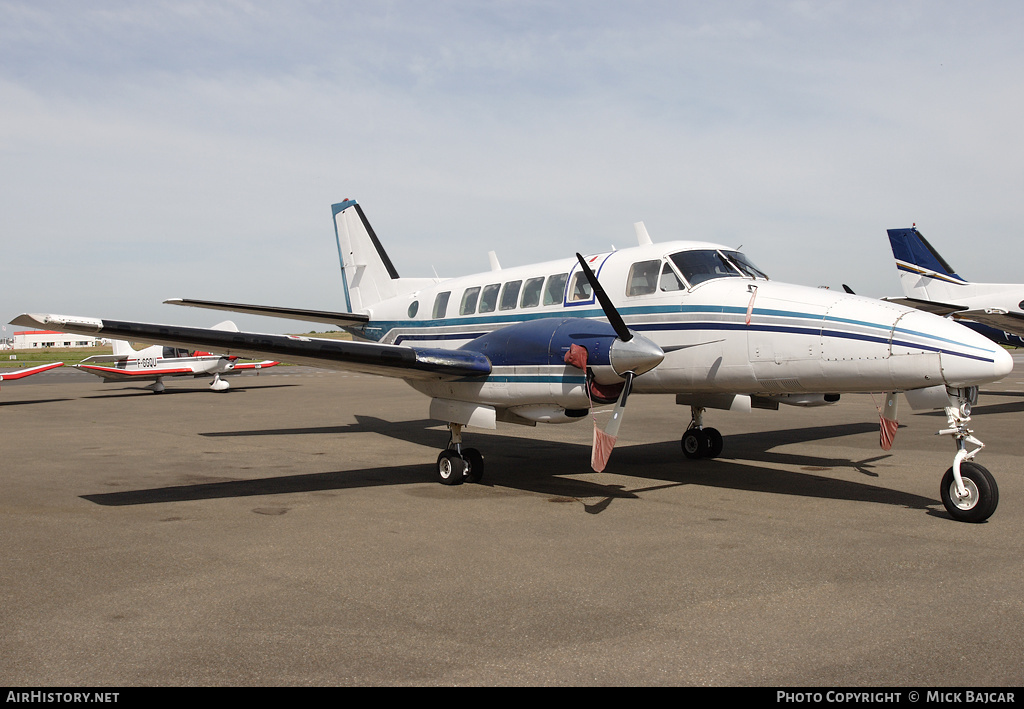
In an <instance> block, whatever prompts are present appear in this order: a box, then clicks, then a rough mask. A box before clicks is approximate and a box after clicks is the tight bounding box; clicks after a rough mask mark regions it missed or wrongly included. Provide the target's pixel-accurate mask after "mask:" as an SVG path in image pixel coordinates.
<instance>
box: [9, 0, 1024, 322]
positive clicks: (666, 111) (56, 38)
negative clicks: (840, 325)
mask: <svg viewBox="0 0 1024 709" xmlns="http://www.w3.org/2000/svg"><path fill="white" fill-rule="evenodd" d="M1021 37H1024V6H1022V5H1020V3H1014V2H976V3H965V2H961V3H953V2H938V1H931V2H903V3H892V2H877V3H875V2H717V3H705V2H685V1H677V2H628V3H626V2H600V1H588V2H567V1H561V2H557V3H556V2H530V1H523V2H429V3H423V2H381V1H375V2H362V3H355V2H296V1H294V0H293V1H292V2H288V3H273V2H266V3H263V2H188V1H184V0H178V1H176V2H146V3H138V2H90V3H81V2H47V1H46V0H34V1H33V2H11V1H8V0H0V234H2V240H3V251H2V261H0V275H2V278H3V283H4V288H3V291H2V293H3V295H2V297H0V305H2V306H3V307H2V309H0V310H2V311H0V318H2V319H3V321H4V322H6V321H7V320H9V319H10V318H11V317H14V316H15V315H17V314H18V313H21V312H25V311H29V312H61V313H71V314H77V315H90V316H98V317H110V318H125V319H141V320H147V321H154V322H173V323H181V324H194V325H211V324H213V323H214V322H216V321H217V320H218V319H220V318H219V317H218V316H217V314H216V313H211V312H209V311H201V310H192V309H185V308H174V307H171V306H166V305H162V304H161V301H162V300H164V299H165V298H169V297H194V298H208V299H217V300H235V301H241V302H253V303H264V304H279V305H289V306H294V307H307V308H325V309H338V310H341V309H343V308H344V305H343V303H344V301H343V299H342V297H341V293H340V290H339V288H340V277H339V269H338V263H337V254H336V249H335V246H334V243H333V228H332V225H331V220H330V214H331V212H330V205H331V204H332V203H334V202H338V201H341V200H342V199H345V198H354V199H357V200H358V201H359V202H360V203H361V204H362V206H363V208H364V210H365V212H366V214H367V216H368V217H369V219H370V221H371V223H372V224H373V226H374V228H375V230H376V231H377V233H378V235H379V236H380V238H381V240H382V241H383V243H384V245H385V247H386V248H387V249H388V251H389V253H390V254H391V256H392V259H393V260H394V262H395V264H396V266H397V268H398V270H399V272H400V273H401V274H402V275H403V276H405V275H408V276H430V275H433V273H434V272H435V271H436V272H437V273H438V274H439V275H442V276H454V275H462V274H466V273H472V272H474V271H479V270H486V269H487V268H488V260H487V252H488V251H490V250H494V251H496V252H497V253H498V257H499V259H500V260H501V262H502V264H503V265H505V266H512V265H519V264H524V263H529V262H532V261H542V260H548V259H552V258H558V257H562V256H571V255H572V254H573V253H574V252H576V251H582V252H596V251H601V250H606V249H608V248H609V246H610V245H612V244H614V245H616V246H619V247H623V246H629V245H632V244H633V243H635V237H634V235H633V227H632V225H633V222H636V221H641V220H642V221H644V222H645V223H646V225H647V229H648V231H649V232H650V234H651V236H652V238H653V239H654V240H655V241H669V240H675V239H701V240H712V241H718V242H721V243H725V244H728V245H731V246H737V245H741V244H742V246H743V250H744V251H745V252H746V253H747V254H748V255H749V256H750V257H751V258H752V259H753V260H754V262H755V263H757V264H758V265H760V266H761V267H762V268H763V269H764V270H766V271H767V272H768V273H769V274H770V275H771V276H772V277H773V278H775V279H777V280H784V281H790V282H796V283H804V284H808V285H828V286H831V287H833V288H839V287H840V285H841V284H842V283H848V284H849V285H851V286H852V287H854V289H855V290H857V292H859V293H863V294H865V295H872V296H884V295H898V294H899V283H898V280H897V277H896V271H895V268H894V266H893V264H892V260H891V252H890V251H889V247H888V241H887V239H886V236H885V230H886V229H887V228H892V227H904V226H909V225H910V224H911V223H915V222H916V223H917V225H918V227H919V228H920V229H921V231H922V232H923V233H924V234H925V235H926V236H927V237H928V238H929V240H931V241H932V243H933V244H934V245H935V246H936V247H937V248H938V249H939V250H940V251H941V252H942V254H943V255H944V256H945V257H946V259H947V260H948V261H950V262H951V263H952V264H953V265H954V266H955V267H956V268H957V269H958V271H959V272H960V273H961V275H964V276H965V277H968V278H972V279H974V280H987V281H1010V282H1014V281H1017V282H1019V281H1024V275H1022V274H1021V269H1020V264H1021V263H1022V262H1024V261H1022V258H1021V257H1022V253H1024V244H1022V243H1021V239H1019V238H1018V236H1019V234H1020V226H1021V224H1022V223H1024V219H1022V217H1024V199H1022V194H1024V139H1022V137H1021V132H1022V126H1024V120H1022V119H1024V90H1022V89H1024V86H1022V82H1024V78H1022V77H1024V43H1022V42H1021V41H1020V38H1021ZM235 319H236V321H237V322H238V323H239V325H240V326H242V327H246V328H250V329H259V330H264V331H274V332H283V331H295V330H297V329H299V330H301V329H302V326H301V325H298V324H295V323H287V322H283V321H275V320H262V319H253V318H244V317H239V318H235ZM10 329H11V328H8V330H10Z"/></svg>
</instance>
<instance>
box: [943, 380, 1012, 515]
mask: <svg viewBox="0 0 1024 709" xmlns="http://www.w3.org/2000/svg"><path fill="white" fill-rule="evenodd" d="M947 392H948V393H949V395H950V406H947V407H946V418H947V419H948V423H949V427H948V428H944V429H942V430H941V431H939V435H940V436H953V440H954V442H955V443H956V457H954V458H953V465H952V467H951V468H950V469H949V470H947V471H946V474H945V475H943V476H942V482H941V483H940V484H939V495H940V496H941V498H942V506H943V507H945V508H946V512H948V513H949V516H950V517H952V518H953V519H955V520H958V521H960V522H974V523H977V522H984V521H985V520H987V519H988V518H989V517H991V516H992V514H993V513H994V512H995V511H996V507H998V506H999V487H998V486H997V485H996V479H995V478H994V477H993V476H992V473H990V472H989V471H988V469H987V468H985V467H984V466H981V465H978V464H977V463H975V462H974V460H973V459H974V456H976V455H977V454H978V452H979V451H980V450H981V449H982V448H984V447H985V444H984V443H982V442H981V441H979V440H978V439H977V438H975V437H974V432H973V431H972V430H971V429H969V428H968V427H967V423H968V422H969V421H970V420H971V405H972V404H973V403H974V402H975V401H977V396H978V391H977V388H976V387H972V388H970V389H957V390H953V389H947ZM954 403H955V405H953V404H954ZM968 443H970V444H972V445H974V446H977V447H976V448H974V449H973V450H968V448H967V444H968Z"/></svg>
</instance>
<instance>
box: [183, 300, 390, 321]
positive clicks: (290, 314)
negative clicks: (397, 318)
mask: <svg viewBox="0 0 1024 709" xmlns="http://www.w3.org/2000/svg"><path fill="white" fill-rule="evenodd" d="M164 303H166V304H167V305H187V306H190V307H193V308H207V309H209V310H228V311H231V312H233V313H246V314H248V315H266V316H268V317H273V318H285V319H287V320H302V321H304V322H322V323H328V324H330V325H361V324H363V323H365V322H369V320H370V317H369V316H368V315H361V314H359V313H336V312H332V311H329V310H302V309H300V308H282V307H278V306H274V305H246V304H244V303H219V302H217V301H213V300H193V299H191V298H170V299H168V300H165V301H164Z"/></svg>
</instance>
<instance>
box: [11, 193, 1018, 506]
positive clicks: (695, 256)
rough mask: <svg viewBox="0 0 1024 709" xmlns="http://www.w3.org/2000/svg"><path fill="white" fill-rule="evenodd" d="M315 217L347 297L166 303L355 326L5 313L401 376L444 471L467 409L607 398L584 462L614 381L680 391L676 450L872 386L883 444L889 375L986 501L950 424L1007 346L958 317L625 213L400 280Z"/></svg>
mask: <svg viewBox="0 0 1024 709" xmlns="http://www.w3.org/2000/svg"><path fill="white" fill-rule="evenodd" d="M333 215H334V226H335V237H336V241H337V245H338V254H339V257H340V261H341V277H342V285H343V292H344V294H345V308H346V310H345V312H332V311H319V310H298V309H293V308H281V307H274V306H264V305H246V304H240V303H222V302H213V301H202V300H186V299H173V300H170V301H166V302H169V303H173V304H176V305H188V306H195V307H203V308H210V309H215V310H228V311H234V312H241V313H250V314H263V315H271V316H274V317H283V318H293V319H297V320H303V321H308V322H324V323H331V324H334V325H337V326H339V327H341V328H342V329H344V330H346V331H348V332H350V333H351V334H352V335H354V336H355V337H356V338H358V340H353V341H338V340H324V339H315V338H309V337H296V336H286V335H271V334H262V333H249V332H226V331H220V330H212V329H204V328H192V327H183V326H175V325H158V324H149V323H139V322H126V321H120V320H109V319H98V318H91V317H76V316H68V315H48V314H25V315H21V316H19V317H18V318H16V319H15V320H14V321H12V322H13V323H14V324H17V325H29V326H33V327H36V326H39V327H47V328H53V329H57V330H66V331H68V332H82V333H86V334H90V335H96V334H102V335H104V336H107V337H117V338H124V339H132V340H144V341H146V342H155V343H159V344H163V345H166V346H170V347H176V346H195V347H202V348H204V349H208V350H212V351H218V352H225V353H229V354H233V355H237V356H245V357H254V356H255V357H261V356H272V357H274V358H275V359H280V360H283V361H290V362H294V363H297V364H309V365H313V366H317V367H328V368H336V369H345V370H355V371H359V372H366V373H370V374H380V375H384V376H390V377H398V378H401V379H404V380H406V381H407V382H408V383H409V384H410V385H411V386H412V387H413V388H415V389H416V390H418V391H420V392H422V393H423V394H425V395H427V396H428V397H430V417H431V418H433V419H435V420H439V421H442V422H445V423H447V424H448V428H449V430H450V440H449V443H448V446H447V447H446V448H445V450H443V451H441V453H440V454H439V456H438V458H437V469H436V470H437V476H438V479H439V480H440V481H441V482H442V483H445V484H458V483H462V482H464V481H477V480H479V479H480V477H481V475H482V474H483V465H484V458H483V455H482V454H481V453H480V452H479V451H478V450H476V449H475V448H469V447H465V446H464V445H463V429H464V428H465V427H467V426H470V427H472V426H476V427H481V428H495V427H496V424H497V422H498V421H502V422H510V423H519V424H525V425H531V426H532V425H536V424H537V423H568V422H573V421H579V420H581V419H584V418H586V417H587V414H588V412H589V411H590V410H591V408H592V406H593V405H594V403H595V402H597V403H600V404H612V403H614V404H615V408H614V411H613V413H612V417H611V420H610V422H609V423H608V425H607V428H606V429H605V430H604V431H600V430H599V429H598V427H597V424H596V420H595V425H594V450H593V454H592V465H593V467H594V469H595V470H598V471H600V470H602V469H603V468H604V466H605V464H606V463H607V459H608V455H609V454H610V452H611V446H612V444H614V441H615V437H616V435H617V433H618V430H619V425H620V424H621V421H622V416H623V414H624V412H625V407H626V403H627V397H629V396H630V393H631V392H632V393H636V394H674V395H675V396H676V402H677V403H678V404H681V405H684V406H689V408H690V422H689V425H688V426H687V427H686V429H685V432H684V433H683V435H682V440H681V444H682V449H683V453H684V455H685V456H687V457H689V458H704V457H715V456H717V455H719V454H720V453H721V452H722V445H723V443H722V436H721V434H720V433H719V432H718V431H717V430H715V429H714V428H710V427H707V426H706V425H705V412H706V410H707V409H709V408H710V409H726V410H749V409H750V408H751V407H768V408H777V407H778V406H779V404H792V405H798V406H816V405H824V404H828V403H831V402H834V401H836V400H838V398H839V396H840V395H841V394H843V393H847V392H886V393H887V400H886V410H885V412H883V415H882V417H881V418H882V434H883V435H882V436H881V438H882V440H883V447H884V445H885V443H884V441H885V435H884V434H885V433H886V431H888V432H889V434H890V435H891V433H892V431H893V430H894V429H895V416H894V414H893V412H892V410H893V409H894V408H895V402H896V392H905V394H906V396H907V399H908V401H909V402H910V404H911V406H913V407H915V408H917V407H923V408H943V409H945V411H946V414H947V418H948V422H949V425H948V428H947V429H945V430H944V431H941V432H940V433H946V434H949V435H951V436H952V437H953V439H954V440H955V443H956V449H957V452H956V455H955V456H954V459H953V465H952V466H951V467H950V468H949V470H947V471H946V474H945V476H944V477H943V479H942V482H941V485H940V490H941V496H942V500H943V503H944V505H945V507H946V509H947V510H948V511H949V513H950V515H951V516H952V517H954V518H955V519H958V520H963V521H969V522H979V521H982V520H984V519H987V518H988V517H989V516H990V515H991V514H992V513H993V512H994V511H995V509H996V505H997V504H998V488H997V486H996V483H995V479H994V478H993V477H992V475H991V473H989V472H988V470H986V469H985V468H984V467H982V466H980V465H977V464H976V463H974V462H972V461H973V458H974V457H975V455H976V454H977V453H978V451H979V450H981V447H982V446H983V444H982V443H981V441H979V440H978V439H976V438H975V437H974V436H973V434H972V431H971V430H970V429H969V428H968V427H967V424H968V422H969V421H970V407H971V403H972V400H973V399H974V397H976V394H977V388H976V387H977V386H978V385H979V384H984V383H987V382H991V381H995V380H998V379H1000V378H1002V377H1003V376H1005V375H1006V374H1008V373H1009V372H1010V370H1011V369H1012V368H1013V361H1012V359H1011V358H1010V356H1009V355H1008V354H1007V353H1006V352H1005V351H1004V350H1003V349H1002V348H1001V347H999V346H998V345H996V344H995V343H993V342H992V341H991V340H988V339H987V338H984V337H982V336H980V335H978V334H976V333H974V332H972V331H971V330H968V329H967V328H965V327H963V326H962V325H958V324H957V323H955V322H952V321H950V320H948V319H945V318H941V317H938V316H935V315H932V314H929V313H926V312H921V311H918V310H914V309H911V308H907V307H904V306H902V305H897V304H894V303H887V302H884V301H880V300H875V299H871V298H864V297H860V296H856V295H851V294H848V293H838V292H835V291H830V290H823V289H819V288H813V287H805V286H796V285H789V284H785V283H779V282H775V281H771V280H769V279H768V276H767V275H765V273H763V272H762V271H761V270H759V269H758V268H757V267H756V266H754V264H753V263H752V262H751V261H750V259H748V258H747V257H746V256H745V255H744V254H743V253H741V252H739V251H738V250H736V249H732V248H728V247H725V246H722V245H720V244H713V243H707V242H694V241H675V242H666V243H653V242H652V241H651V239H650V237H649V236H648V234H647V230H646V228H645V227H644V226H643V223H642V222H640V223H637V224H636V225H634V228H635V231H636V235H637V241H638V245H637V246H635V247H632V248H626V249H621V250H614V251H611V252H606V253H599V254H591V255H589V256H586V257H583V256H582V255H580V254H577V255H576V258H567V259H561V260H557V261H549V262H546V263H539V264H533V265H529V266H519V267H515V268H507V269H502V268H500V266H499V265H498V263H497V258H492V270H490V271H488V272H484V273H478V274H475V275H472V276H465V277H460V278H450V279H445V280H442V279H437V278H433V279H422V278H400V277H399V275H398V272H397V271H396V269H395V267H394V265H393V264H392V262H391V259H390V258H389V257H388V255H387V253H386V252H385V250H384V248H383V247H382V245H381V243H380V241H379V239H378V238H377V236H376V234H375V233H374V231H373V229H372V228H371V227H370V224H369V222H368V221H367V219H366V217H365V215H364V213H363V211H362V208H361V207H360V205H358V204H357V203H356V202H355V201H353V200H346V201H344V202H341V203H338V204H335V205H333ZM629 400H630V401H632V398H629ZM887 415H888V417H887ZM887 421H888V423H886V422H887ZM968 444H970V445H971V446H975V447H974V448H972V449H970V450H969V449H968Z"/></svg>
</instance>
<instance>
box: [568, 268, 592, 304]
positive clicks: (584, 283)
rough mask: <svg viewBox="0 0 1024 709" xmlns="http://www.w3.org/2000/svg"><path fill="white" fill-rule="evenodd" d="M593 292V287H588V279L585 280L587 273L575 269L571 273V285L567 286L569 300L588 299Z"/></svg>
mask: <svg viewBox="0 0 1024 709" xmlns="http://www.w3.org/2000/svg"><path fill="white" fill-rule="evenodd" d="M593 292H594V291H593V289H592V288H591V287H590V281H588V280H587V275H586V274H585V273H583V271H577V272H576V274H575V275H573V277H572V285H571V286H570V287H569V302H575V301H578V300H590V296H591V295H593Z"/></svg>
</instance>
